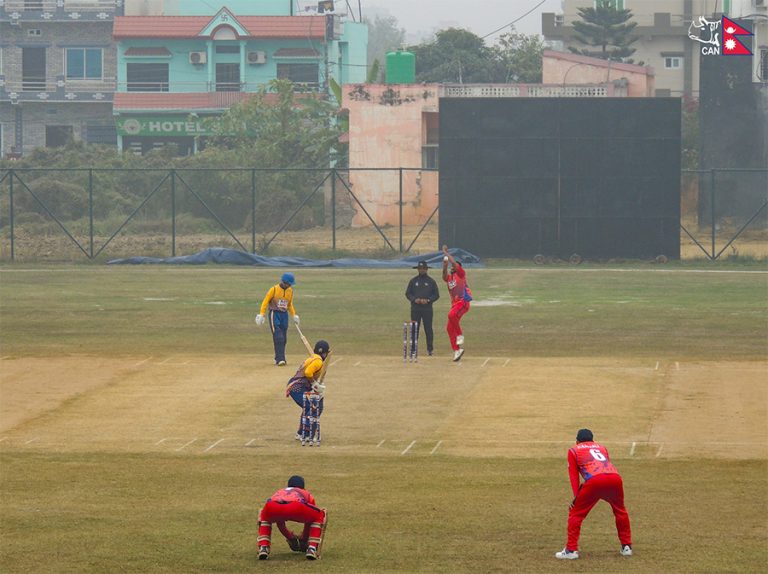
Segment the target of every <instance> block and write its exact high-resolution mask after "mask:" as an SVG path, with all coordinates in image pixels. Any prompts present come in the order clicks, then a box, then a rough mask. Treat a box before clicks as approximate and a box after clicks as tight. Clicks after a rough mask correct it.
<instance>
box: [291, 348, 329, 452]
mask: <svg viewBox="0 0 768 574" xmlns="http://www.w3.org/2000/svg"><path fill="white" fill-rule="evenodd" d="M330 352H331V348H330V346H329V345H328V341H323V340H322V339H321V340H320V341H318V342H317V343H315V346H314V354H313V355H312V356H311V357H309V358H307V359H305V360H304V362H303V363H302V364H301V366H300V367H299V369H298V370H297V371H296V374H295V375H293V377H291V378H290V380H289V381H288V386H287V387H286V389H285V396H287V397H291V398H292V399H293V401H294V402H295V403H296V404H297V405H299V407H300V408H301V418H300V419H299V430H298V431H297V432H296V440H300V441H302V445H303V444H304V443H305V441H314V442H315V444H316V445H318V446H319V445H320V422H319V419H320V415H322V414H323V406H324V404H323V403H324V400H325V397H324V393H325V385H323V384H322V376H323V373H324V372H325V369H324V368H323V367H324V365H325V360H326V359H327V358H328V353H330ZM307 395H310V396H309V397H307ZM308 398H310V399H311V400H312V401H313V403H312V413H311V415H310V414H309V413H308V412H307V409H306V407H307V399H308ZM310 416H311V417H312V419H313V420H309V418H310ZM311 445H312V442H310V446H311Z"/></svg>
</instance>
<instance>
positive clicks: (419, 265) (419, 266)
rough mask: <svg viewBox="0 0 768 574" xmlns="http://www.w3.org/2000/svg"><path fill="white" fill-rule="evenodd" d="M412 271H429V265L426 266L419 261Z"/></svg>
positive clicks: (425, 263)
mask: <svg viewBox="0 0 768 574" xmlns="http://www.w3.org/2000/svg"><path fill="white" fill-rule="evenodd" d="M414 269H429V265H427V262H426V261H419V263H418V265H416V267H414Z"/></svg>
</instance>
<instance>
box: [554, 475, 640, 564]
mask: <svg viewBox="0 0 768 574" xmlns="http://www.w3.org/2000/svg"><path fill="white" fill-rule="evenodd" d="M599 500H605V501H606V502H607V503H608V504H610V505H611V508H612V509H613V516H614V518H615V519H616V531H617V532H618V534H619V542H620V543H621V545H622V546H624V545H625V544H632V531H631V530H630V527H629V514H627V509H626V508H624V484H623V483H622V481H621V476H619V475H618V474H598V475H596V476H593V477H592V478H590V479H589V480H588V481H586V482H585V483H584V484H582V485H581V488H580V489H579V493H578V494H577V495H576V498H575V499H574V501H573V505H572V508H571V510H570V512H569V513H568V544H566V545H565V547H566V548H567V549H568V550H578V549H579V534H580V533H581V523H582V522H584V519H585V518H586V517H587V514H589V511H590V510H592V507H593V506H595V504H597V503H598V501H599Z"/></svg>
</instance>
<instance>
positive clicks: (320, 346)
mask: <svg viewBox="0 0 768 574" xmlns="http://www.w3.org/2000/svg"><path fill="white" fill-rule="evenodd" d="M330 350H331V346H330V345H329V344H328V341H323V340H322V339H320V340H319V341H318V342H317V343H315V353H317V354H318V355H327V354H328V351H330Z"/></svg>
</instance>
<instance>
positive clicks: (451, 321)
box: [445, 300, 469, 351]
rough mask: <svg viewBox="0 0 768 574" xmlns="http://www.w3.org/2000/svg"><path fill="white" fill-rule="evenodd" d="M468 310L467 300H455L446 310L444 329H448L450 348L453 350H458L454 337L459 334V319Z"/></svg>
mask: <svg viewBox="0 0 768 574" xmlns="http://www.w3.org/2000/svg"><path fill="white" fill-rule="evenodd" d="M467 311H469V301H462V300H459V301H456V302H454V303H453V305H451V310H450V311H448V325H447V326H446V328H445V330H446V331H448V338H449V339H450V340H451V349H453V350H454V351H458V350H459V346H458V345H457V344H456V337H458V336H459V335H461V325H460V324H459V321H461V318H462V317H463V316H464V314H465V313H466V312H467Z"/></svg>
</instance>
